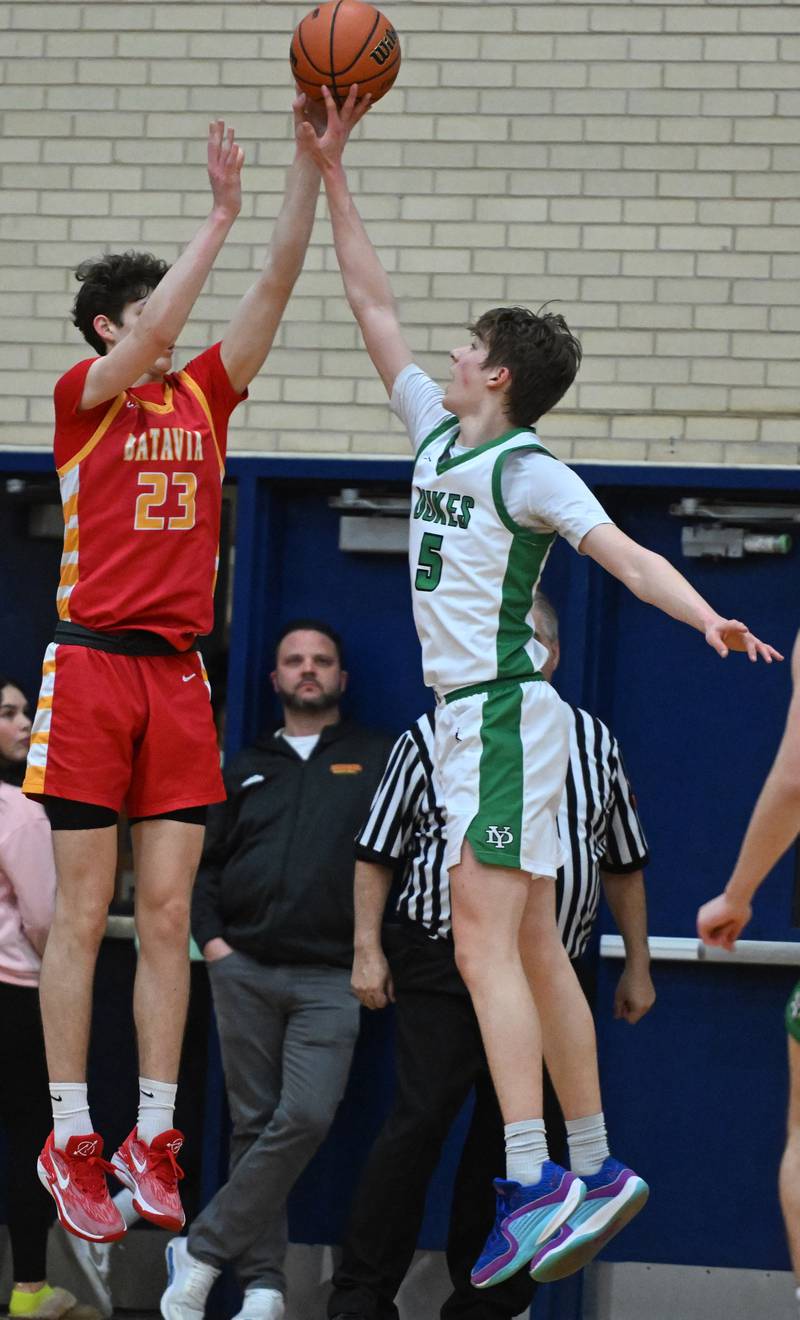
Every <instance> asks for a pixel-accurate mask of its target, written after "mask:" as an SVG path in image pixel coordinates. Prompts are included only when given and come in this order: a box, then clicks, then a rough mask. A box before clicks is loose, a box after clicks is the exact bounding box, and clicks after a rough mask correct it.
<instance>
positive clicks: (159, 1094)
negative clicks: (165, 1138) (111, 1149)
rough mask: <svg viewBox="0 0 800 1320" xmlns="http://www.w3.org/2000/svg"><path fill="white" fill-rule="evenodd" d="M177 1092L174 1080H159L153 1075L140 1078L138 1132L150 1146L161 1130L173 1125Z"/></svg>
mask: <svg viewBox="0 0 800 1320" xmlns="http://www.w3.org/2000/svg"><path fill="white" fill-rule="evenodd" d="M177 1093H178V1087H177V1084H176V1083H174V1082H157V1081H155V1080H154V1079H153V1078H152V1077H140V1078H139V1115H138V1118H137V1120H136V1134H137V1136H138V1138H139V1140H140V1141H144V1142H145V1144H146V1145H148V1146H149V1145H150V1143H151V1141H152V1140H153V1138H154V1137H157V1136H158V1134H159V1132H166V1130H167V1128H171V1127H172V1114H173V1111H174V1109H175V1096H176V1095H177Z"/></svg>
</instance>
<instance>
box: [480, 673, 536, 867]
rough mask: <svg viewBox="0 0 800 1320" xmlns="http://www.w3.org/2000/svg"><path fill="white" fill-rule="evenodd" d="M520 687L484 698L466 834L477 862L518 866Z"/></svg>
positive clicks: (507, 688)
mask: <svg viewBox="0 0 800 1320" xmlns="http://www.w3.org/2000/svg"><path fill="white" fill-rule="evenodd" d="M522 696H523V689H522V687H521V686H520V685H519V684H514V685H513V686H511V687H501V688H495V689H494V690H493V691H490V692H489V695H488V696H487V698H486V700H485V702H484V703H483V715H482V721H481V742H482V749H481V759H480V765H479V768H478V776H479V781H478V812H477V815H476V816H475V818H474V819H473V821H472V822H471V824H470V826H469V828H468V830H467V833H466V838H467V839H468V840H469V842H470V845H471V846H472V851H473V852H474V854H475V856H476V857H477V859H478V861H479V862H484V863H485V864H487V865H489V866H507V867H509V868H512V869H514V870H517V871H518V870H520V869H521V866H520V847H521V844H522V804H523V769H524V767H523V750H522V737H521V734H520V723H521V718H522Z"/></svg>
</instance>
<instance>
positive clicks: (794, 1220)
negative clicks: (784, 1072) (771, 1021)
mask: <svg viewBox="0 0 800 1320" xmlns="http://www.w3.org/2000/svg"><path fill="white" fill-rule="evenodd" d="M779 1185H780V1196H781V1209H782V1210H783V1218H784V1222H785V1224H786V1236H787V1238H788V1239H789V1254H790V1255H791V1258H792V1266H793V1268H794V1272H795V1275H796V1276H797V1282H798V1285H800V1044H798V1042H797V1041H796V1040H795V1039H794V1038H793V1037H791V1036H790V1037H789V1125H788V1134H787V1138H786V1149H785V1151H784V1153H783V1160H782V1162H781V1172H780V1184H779Z"/></svg>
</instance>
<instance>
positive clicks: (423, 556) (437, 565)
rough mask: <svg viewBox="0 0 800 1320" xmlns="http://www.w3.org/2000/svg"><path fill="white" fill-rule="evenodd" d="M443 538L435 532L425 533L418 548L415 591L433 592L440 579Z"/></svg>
mask: <svg viewBox="0 0 800 1320" xmlns="http://www.w3.org/2000/svg"><path fill="white" fill-rule="evenodd" d="M443 539H444V538H443V537H441V536H438V535H437V534H436V533H435V532H426V533H425V535H424V536H423V538H422V543H421V545H420V547H419V560H418V562H417V575H416V577H415V578H414V586H415V587H416V589H417V591H435V590H436V588H437V587H438V585H439V583H440V581H441V578H442V567H443V560H442V541H443Z"/></svg>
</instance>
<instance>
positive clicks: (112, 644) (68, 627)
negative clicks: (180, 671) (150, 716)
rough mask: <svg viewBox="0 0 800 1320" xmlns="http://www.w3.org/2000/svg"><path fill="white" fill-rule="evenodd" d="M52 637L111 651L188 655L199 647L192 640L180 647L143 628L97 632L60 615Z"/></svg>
mask: <svg viewBox="0 0 800 1320" xmlns="http://www.w3.org/2000/svg"><path fill="white" fill-rule="evenodd" d="M53 641H55V642H57V643H59V644H60V645H61V646H86V647H88V649H89V650H90V651H109V652H110V653H111V655H186V654H187V652H188V651H196V650H197V646H196V644H195V643H194V642H193V643H192V645H191V646H189V647H187V648H186V651H179V650H178V648H177V647H176V646H172V645H171V644H170V643H169V642H168V641H167V639H166V637H161V636H159V634H158V633H153V632H146V631H145V630H144V629H143V628H129V629H128V630H127V631H125V632H97V631H96V630H95V629H94V628H84V627H83V625H82V624H80V623H71V622H68V621H67V620H66V619H59V621H58V623H57V624H56V630H55V633H54V635H53Z"/></svg>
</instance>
